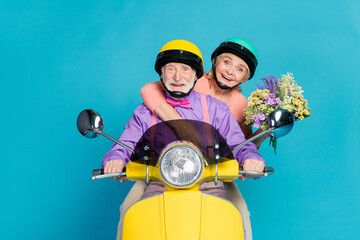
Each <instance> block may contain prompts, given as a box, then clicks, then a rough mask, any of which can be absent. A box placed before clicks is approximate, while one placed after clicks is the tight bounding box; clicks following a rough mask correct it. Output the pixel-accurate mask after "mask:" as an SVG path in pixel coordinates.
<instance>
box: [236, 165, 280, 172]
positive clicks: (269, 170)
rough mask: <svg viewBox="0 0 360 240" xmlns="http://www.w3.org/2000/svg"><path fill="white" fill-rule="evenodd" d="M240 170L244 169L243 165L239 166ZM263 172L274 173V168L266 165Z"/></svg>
mask: <svg viewBox="0 0 360 240" xmlns="http://www.w3.org/2000/svg"><path fill="white" fill-rule="evenodd" d="M239 170H240V171H242V170H243V167H242V166H240V167H239ZM263 172H264V173H274V168H272V167H267V166H265V167H264V171H263Z"/></svg>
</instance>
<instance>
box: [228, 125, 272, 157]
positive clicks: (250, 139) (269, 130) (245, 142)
mask: <svg viewBox="0 0 360 240" xmlns="http://www.w3.org/2000/svg"><path fill="white" fill-rule="evenodd" d="M272 130H274V129H267V130H265V131H263V132H262V133H259V134H257V135H255V136H253V137H251V138H249V139H248V140H246V141H244V142H242V143H240V144H239V145H237V146H235V147H234V148H233V149H232V150H231V151H232V152H233V151H235V150H236V149H238V148H241V147H242V146H244V145H246V144H247V143H249V142H252V141H254V140H255V139H257V138H259V137H261V136H263V135H265V134H267V133H271V131H272Z"/></svg>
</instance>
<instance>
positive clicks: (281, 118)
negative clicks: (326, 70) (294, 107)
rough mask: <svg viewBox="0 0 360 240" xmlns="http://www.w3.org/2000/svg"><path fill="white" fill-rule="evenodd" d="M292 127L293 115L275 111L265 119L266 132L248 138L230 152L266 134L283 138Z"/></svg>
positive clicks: (282, 110) (284, 111)
mask: <svg viewBox="0 0 360 240" xmlns="http://www.w3.org/2000/svg"><path fill="white" fill-rule="evenodd" d="M293 126H294V117H293V115H292V114H291V113H290V112H289V111H287V110H285V109H276V110H274V111H273V112H272V113H270V115H269V116H268V117H267V119H266V127H267V130H265V131H263V132H261V133H259V134H257V135H255V136H253V137H252V138H249V139H248V140H246V141H244V142H242V143H240V144H239V145H237V146H236V147H234V148H233V149H232V151H234V150H236V149H238V148H240V147H242V146H244V145H245V144H247V143H248V142H252V141H254V140H255V139H257V138H259V137H261V136H263V135H265V134H267V133H272V134H273V136H274V137H283V136H285V135H287V134H288V133H289V132H290V131H291V129H292V128H293Z"/></svg>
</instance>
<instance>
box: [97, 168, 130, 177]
mask: <svg viewBox="0 0 360 240" xmlns="http://www.w3.org/2000/svg"><path fill="white" fill-rule="evenodd" d="M92 175H93V176H92V178H91V179H92V180H96V179H101V178H110V177H124V176H126V168H123V172H119V173H108V174H104V169H103V168H101V169H94V170H93V172H92Z"/></svg>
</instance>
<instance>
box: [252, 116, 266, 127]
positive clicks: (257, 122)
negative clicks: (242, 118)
mask: <svg viewBox="0 0 360 240" xmlns="http://www.w3.org/2000/svg"><path fill="white" fill-rule="evenodd" d="M265 117H266V116H265V114H263V113H257V114H255V115H253V116H251V119H253V120H254V121H255V123H254V127H256V128H258V127H260V125H261V121H264V120H265Z"/></svg>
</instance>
